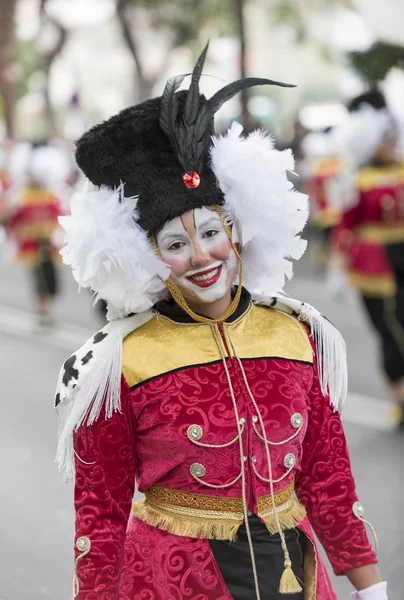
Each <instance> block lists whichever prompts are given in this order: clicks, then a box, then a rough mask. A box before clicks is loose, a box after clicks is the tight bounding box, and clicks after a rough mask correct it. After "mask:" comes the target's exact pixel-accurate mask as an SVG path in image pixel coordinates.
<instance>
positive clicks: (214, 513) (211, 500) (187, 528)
mask: <svg viewBox="0 0 404 600" xmlns="http://www.w3.org/2000/svg"><path fill="white" fill-rule="evenodd" d="M145 496H146V497H145V499H144V500H141V501H140V502H135V503H133V505H132V512H133V514H134V515H135V516H136V517H138V518H139V519H141V520H142V521H144V522H145V523H148V524H149V525H152V526H153V527H158V528H159V529H163V530H165V531H169V532H170V533H173V534H175V535H181V536H186V537H195V538H205V539H216V540H235V539H236V538H237V531H238V529H239V527H240V525H241V524H242V522H243V520H244V512H243V502H242V499H241V498H226V497H222V496H220V497H217V496H207V495H203V494H194V493H190V492H185V491H182V490H174V489H170V488H159V487H157V486H154V487H152V488H150V489H149V490H147V491H146V494H145ZM274 501H275V505H276V510H277V514H278V519H279V523H280V526H281V528H282V529H291V528H293V527H296V525H298V524H299V523H300V521H302V520H303V519H304V517H305V515H306V511H305V509H304V506H302V505H301V504H300V503H299V502H298V501H297V499H296V497H295V496H294V482H293V481H291V482H290V484H289V485H288V486H287V487H285V488H284V489H283V490H280V491H278V492H276V493H275V498H274ZM258 516H259V517H260V518H261V519H262V520H263V521H264V523H265V525H266V527H267V529H268V531H269V532H270V533H271V534H272V533H277V531H278V529H277V523H276V520H275V515H274V512H273V503H272V498H271V496H270V495H268V496H261V497H260V498H259V499H258Z"/></svg>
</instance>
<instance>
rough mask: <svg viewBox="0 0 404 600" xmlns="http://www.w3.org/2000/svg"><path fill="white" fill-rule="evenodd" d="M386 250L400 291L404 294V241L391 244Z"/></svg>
mask: <svg viewBox="0 0 404 600" xmlns="http://www.w3.org/2000/svg"><path fill="white" fill-rule="evenodd" d="M386 252H387V256H388V258H389V261H390V265H391V268H392V269H393V271H394V274H395V277H396V283H397V287H398V292H399V294H404V243H402V244H389V245H388V246H386ZM400 301H402V298H400Z"/></svg>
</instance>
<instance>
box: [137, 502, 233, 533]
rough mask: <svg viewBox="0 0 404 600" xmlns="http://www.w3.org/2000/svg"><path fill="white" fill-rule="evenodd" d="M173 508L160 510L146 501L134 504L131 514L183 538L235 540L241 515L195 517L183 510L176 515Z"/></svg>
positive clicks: (219, 514)
mask: <svg viewBox="0 0 404 600" xmlns="http://www.w3.org/2000/svg"><path fill="white" fill-rule="evenodd" d="M172 510H173V507H170V508H168V507H165V508H160V507H156V506H152V505H151V504H149V503H148V502H147V500H141V501H140V502H134V503H133V505H132V512H133V514H134V515H135V516H136V517H138V518H139V519H141V520H142V521H145V522H146V523H148V525H152V526H153V527H158V528H159V529H163V530H164V531H169V532H170V533H174V534H175V535H181V536H185V537H193V538H204V539H215V540H235V539H236V538H237V531H238V529H239V527H240V525H241V523H242V522H243V514H242V513H241V515H240V517H239V518H237V519H236V518H235V514H234V513H231V514H230V513H229V515H231V516H229V517H227V516H226V513H224V514H223V515H221V513H219V512H218V513H217V515H216V516H214V515H213V514H209V515H206V516H205V517H195V516H192V515H185V514H184V512H183V509H181V512H180V513H179V514H178V513H176V512H171V511H172Z"/></svg>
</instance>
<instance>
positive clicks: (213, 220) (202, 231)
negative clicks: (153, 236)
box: [157, 207, 238, 310]
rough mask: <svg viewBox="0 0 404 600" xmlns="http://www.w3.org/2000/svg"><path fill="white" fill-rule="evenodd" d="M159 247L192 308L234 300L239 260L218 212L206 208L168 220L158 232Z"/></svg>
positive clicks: (174, 279) (162, 256)
mask: <svg viewBox="0 0 404 600" xmlns="http://www.w3.org/2000/svg"><path fill="white" fill-rule="evenodd" d="M157 246H158V249H159V252H160V256H161V258H162V259H163V260H164V262H166V263H167V264H168V265H169V266H170V267H171V279H172V280H173V282H174V283H175V284H176V286H177V287H178V289H179V290H180V291H181V293H182V295H183V296H184V298H185V299H186V300H187V302H188V303H189V305H190V307H191V308H193V306H192V305H194V307H195V308H196V310H198V307H200V305H204V304H212V303H215V302H219V301H220V302H221V301H222V299H228V300H229V302H230V299H231V293H230V289H231V286H232V283H233V281H234V278H235V277H236V274H237V269H238V259H237V256H236V254H235V252H234V250H233V247H232V244H231V241H230V239H229V236H228V235H227V232H226V229H225V228H224V226H223V223H222V221H221V218H220V216H219V215H218V213H217V212H216V211H213V210H210V209H209V208H206V207H203V208H200V209H195V210H192V211H188V212H186V213H184V214H183V215H182V216H181V217H177V218H176V219H172V220H171V221H168V222H167V223H166V224H165V225H164V227H163V228H162V229H161V230H160V232H159V233H158V235H157Z"/></svg>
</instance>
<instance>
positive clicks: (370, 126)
mask: <svg viewBox="0 0 404 600" xmlns="http://www.w3.org/2000/svg"><path fill="white" fill-rule="evenodd" d="M390 127H391V118H390V117H389V115H388V113H387V111H385V110H377V109H375V108H373V106H370V105H369V104H367V105H365V106H363V107H362V108H361V109H360V110H358V111H355V112H352V113H350V115H349V118H348V119H347V120H346V121H345V122H344V124H343V125H341V126H340V127H339V128H336V130H335V134H334V140H335V144H336V147H337V149H338V151H339V152H340V153H341V154H342V155H343V156H345V157H346V158H347V160H349V161H352V163H353V165H354V166H355V167H362V166H364V165H366V164H367V163H368V162H369V161H370V160H372V158H374V156H375V154H376V152H377V149H378V147H379V146H380V144H381V142H382V140H383V137H384V136H385V134H386V133H387V132H388V131H389V128H390Z"/></svg>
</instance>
